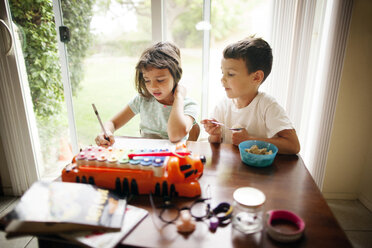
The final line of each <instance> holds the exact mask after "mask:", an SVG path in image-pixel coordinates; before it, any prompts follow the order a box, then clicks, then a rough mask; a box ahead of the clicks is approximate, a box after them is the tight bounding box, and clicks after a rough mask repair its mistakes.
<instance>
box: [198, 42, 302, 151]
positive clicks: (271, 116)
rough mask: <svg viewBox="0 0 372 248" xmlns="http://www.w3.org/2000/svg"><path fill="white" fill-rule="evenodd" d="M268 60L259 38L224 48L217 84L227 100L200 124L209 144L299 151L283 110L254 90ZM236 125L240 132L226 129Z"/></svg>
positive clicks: (266, 71) (263, 76)
mask: <svg viewBox="0 0 372 248" xmlns="http://www.w3.org/2000/svg"><path fill="white" fill-rule="evenodd" d="M272 61H273V56H272V52H271V48H270V46H269V44H268V43H267V42H266V41H264V40H263V39H261V38H254V37H249V38H246V39H244V40H241V41H238V42H236V43H233V44H231V45H229V46H227V47H226V48H225V49H224V51H223V59H222V61H221V69H222V74H223V75H222V79H221V82H222V86H223V87H224V88H225V91H226V95H227V98H225V99H223V101H221V102H220V103H219V104H218V105H217V106H216V108H215V110H214V113H213V115H212V118H211V119H205V120H203V121H202V122H201V123H202V124H204V128H205V130H206V132H207V133H208V134H209V135H210V136H209V138H208V140H209V142H211V143H221V142H224V143H230V144H231V143H232V144H234V145H239V143H241V142H243V141H245V140H262V141H267V142H270V143H272V144H274V145H275V146H277V147H278V149H279V153H281V154H296V153H298V152H299V151H300V143H299V141H298V137H297V134H296V131H295V129H294V128H293V125H292V123H291V121H290V120H289V118H288V117H287V115H286V113H285V111H284V109H283V108H282V107H281V106H280V105H279V104H278V103H277V102H276V101H275V99H273V98H272V97H271V96H269V95H267V94H265V93H264V92H259V91H258V88H259V87H260V85H261V83H262V82H264V81H265V79H266V78H267V76H268V75H269V74H270V72H271V66H272ZM219 123H223V126H222V125H221V124H219ZM238 126H239V127H240V128H242V129H240V130H238V131H236V130H230V129H229V128H231V127H233V128H236V127H238ZM223 127H224V128H223Z"/></svg>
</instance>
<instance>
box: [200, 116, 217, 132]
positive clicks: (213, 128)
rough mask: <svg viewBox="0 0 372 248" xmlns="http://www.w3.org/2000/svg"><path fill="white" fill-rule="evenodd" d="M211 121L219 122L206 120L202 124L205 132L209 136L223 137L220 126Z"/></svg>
mask: <svg viewBox="0 0 372 248" xmlns="http://www.w3.org/2000/svg"><path fill="white" fill-rule="evenodd" d="M211 121H215V122H217V120H216V119H204V120H202V121H201V122H200V123H201V124H203V126H204V129H205V131H206V132H207V133H208V134H209V135H221V134H222V128H221V126H220V125H218V124H215V123H212V122H211Z"/></svg>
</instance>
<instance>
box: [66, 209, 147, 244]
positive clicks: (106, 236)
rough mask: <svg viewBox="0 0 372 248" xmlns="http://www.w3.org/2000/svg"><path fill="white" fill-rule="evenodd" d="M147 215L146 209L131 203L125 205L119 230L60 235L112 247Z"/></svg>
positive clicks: (79, 241)
mask: <svg viewBox="0 0 372 248" xmlns="http://www.w3.org/2000/svg"><path fill="white" fill-rule="evenodd" d="M147 215H148V211H147V210H145V209H143V208H138V207H135V206H132V205H127V209H126V213H125V217H124V221H123V226H122V228H121V230H120V231H119V232H106V233H92V232H75V233H61V234H60V236H61V237H63V238H65V239H69V240H72V241H74V242H77V243H80V244H83V245H85V246H89V247H92V248H113V247H115V246H116V245H117V244H118V243H119V242H120V241H121V240H122V239H124V238H125V237H126V236H127V235H128V234H129V233H130V231H132V229H134V228H135V226H136V225H137V224H138V223H139V222H141V221H142V220H143V219H144V218H145V217H146V216H147Z"/></svg>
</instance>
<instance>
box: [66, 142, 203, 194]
mask: <svg viewBox="0 0 372 248" xmlns="http://www.w3.org/2000/svg"><path fill="white" fill-rule="evenodd" d="M205 162H206V159H205V157H204V156H197V155H194V154H192V153H190V152H189V151H188V150H187V149H186V146H185V145H184V144H183V145H178V146H177V147H176V149H175V151H170V150H169V149H146V150H145V149H143V150H126V149H118V148H113V147H107V148H105V147H100V146H88V147H86V148H85V149H83V150H82V151H81V152H80V153H79V154H77V155H76V156H75V157H74V158H73V160H72V163H71V164H69V165H67V166H66V167H65V168H64V169H63V171H62V181H64V182H79V183H89V184H93V185H97V186H99V187H103V188H107V189H111V190H115V191H116V192H117V193H119V194H121V195H128V194H135V195H136V194H150V193H152V194H155V195H160V196H170V197H172V196H183V197H195V196H198V195H200V194H201V190H200V184H199V182H198V178H199V177H200V176H201V175H202V173H203V168H204V163H205Z"/></svg>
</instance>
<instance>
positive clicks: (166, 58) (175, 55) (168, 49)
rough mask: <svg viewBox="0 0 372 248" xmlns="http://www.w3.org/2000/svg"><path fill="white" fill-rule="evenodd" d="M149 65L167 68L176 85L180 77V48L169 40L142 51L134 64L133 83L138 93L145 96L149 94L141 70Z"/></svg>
mask: <svg viewBox="0 0 372 248" xmlns="http://www.w3.org/2000/svg"><path fill="white" fill-rule="evenodd" d="M150 67H154V68H157V69H168V70H169V72H170V73H171V75H172V77H173V80H174V87H176V85H177V84H178V82H179V81H180V79H181V77H182V67H181V53H180V49H179V48H178V47H177V46H176V45H174V44H172V43H170V42H158V43H156V44H155V45H153V46H151V47H149V48H147V49H146V50H145V51H144V52H143V53H142V55H141V57H140V59H139V61H138V63H137V65H136V76H135V85H136V89H137V91H138V93H139V94H140V95H142V96H144V97H146V98H149V97H151V94H150V93H149V92H148V90H147V89H146V85H145V80H144V78H143V72H142V70H144V69H145V70H146V69H149V68H150Z"/></svg>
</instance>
